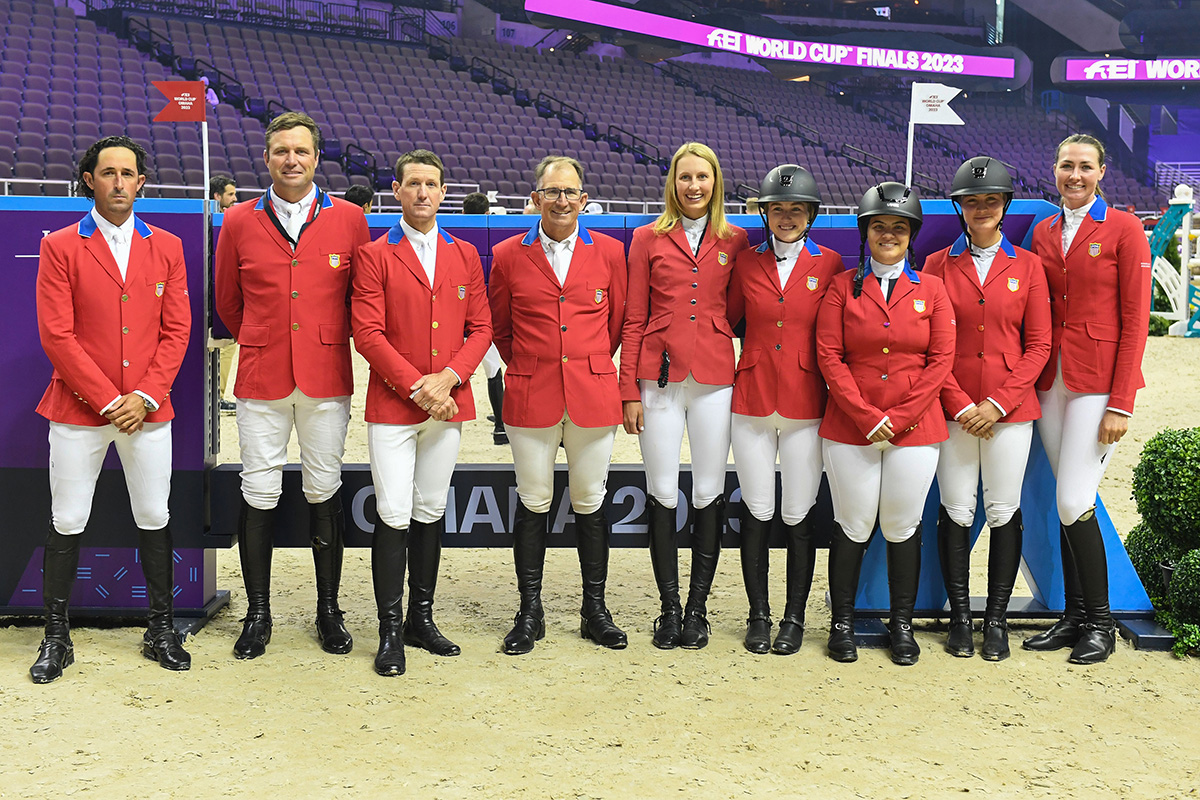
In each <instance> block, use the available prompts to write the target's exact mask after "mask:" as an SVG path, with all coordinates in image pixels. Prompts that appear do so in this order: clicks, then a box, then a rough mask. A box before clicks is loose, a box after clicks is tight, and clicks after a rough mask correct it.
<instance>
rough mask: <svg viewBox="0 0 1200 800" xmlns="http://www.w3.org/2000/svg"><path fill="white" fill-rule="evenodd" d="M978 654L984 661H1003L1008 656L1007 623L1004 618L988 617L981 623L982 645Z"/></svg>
mask: <svg viewBox="0 0 1200 800" xmlns="http://www.w3.org/2000/svg"><path fill="white" fill-rule="evenodd" d="M979 654H980V655H981V656H983V660H984V661H1003V660H1004V659H1006V658H1008V656H1009V649H1008V623H1007V622H1005V621H1004V620H997V619H989V620H985V621H984V623H983V647H981V648H979Z"/></svg>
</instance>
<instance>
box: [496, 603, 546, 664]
mask: <svg viewBox="0 0 1200 800" xmlns="http://www.w3.org/2000/svg"><path fill="white" fill-rule="evenodd" d="M544 638H546V618H545V617H537V616H534V615H533V614H526V613H523V612H518V613H517V615H516V616H515V617H513V627H512V630H511V631H509V632H508V635H507V636H505V637H504V654H505V655H509V656H523V655H525V654H526V653H529V652H531V651H532V650H533V645H534V643H535V642H540V641H541V640H542V639H544Z"/></svg>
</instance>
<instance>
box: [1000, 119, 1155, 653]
mask: <svg viewBox="0 0 1200 800" xmlns="http://www.w3.org/2000/svg"><path fill="white" fill-rule="evenodd" d="M1104 170H1105V165H1104V145H1103V144H1102V143H1101V142H1100V141H1099V140H1098V139H1096V138H1094V137H1092V136H1087V135H1084V134H1075V135H1073V136H1068V137H1067V138H1066V139H1064V140H1063V141H1062V143H1061V144H1059V146H1058V150H1057V151H1056V152H1055V154H1054V178H1055V182H1056V183H1057V186H1058V191H1059V194H1061V195H1062V209H1063V210H1062V213H1061V214H1057V215H1055V216H1053V217H1048V218H1046V219H1044V220H1042V221H1041V222H1040V223H1038V225H1037V227H1035V228H1034V230H1033V252H1035V253H1037V254H1038V255H1039V256H1041V259H1042V266H1043V267H1045V269H1046V279H1047V282H1048V283H1049V286H1050V320H1051V322H1050V330H1051V331H1052V333H1053V339H1052V341H1051V345H1050V360H1049V361H1048V362H1047V364H1046V368H1045V369H1044V370H1043V371H1042V374H1041V376H1040V377H1039V378H1038V381H1037V393H1038V401H1039V402H1040V403H1041V406H1042V417H1041V419H1040V420H1038V424H1037V426H1038V435H1039V436H1040V437H1041V439H1042V444H1043V445H1044V446H1045V448H1046V457H1047V458H1049V459H1050V467H1051V470H1052V471H1053V472H1054V477H1055V478H1056V479H1057V481H1058V486H1057V489H1056V494H1057V500H1058V517H1059V524H1060V526H1061V546H1062V565H1063V585H1064V587H1065V589H1066V610H1065V611H1064V612H1063V618H1062V619H1061V620H1060V621H1059V622H1057V623H1055V625H1054V626H1053V627H1051V628H1050V630H1048V631H1046V632H1045V633H1042V634H1039V635H1037V636H1034V637H1032V638H1030V639H1026V640H1025V643H1024V647H1025V648H1026V649H1028V650H1058V649H1060V648H1063V647H1070V648H1072V650H1071V657H1070V661H1071V663H1074V664H1096V663H1099V662H1101V661H1105V660H1107V658H1108V657H1109V655H1111V654H1112V652H1113V650H1114V649H1115V648H1116V631H1115V627H1114V625H1113V619H1112V612H1111V611H1110V610H1109V605H1108V557H1107V554H1106V553H1105V550H1104V539H1103V537H1102V534H1101V532H1100V521H1099V520H1098V519H1097V518H1096V509H1095V503H1096V489H1097V488H1098V487H1099V485H1100V479H1101V478H1102V477H1103V476H1104V470H1105V468H1106V467H1107V466H1108V465H1109V463H1110V462H1111V458H1110V457H1111V456H1112V453H1113V450H1114V449H1115V448H1116V446H1117V442H1119V441H1121V439H1122V437H1124V436H1125V434H1126V433H1127V432H1128V429H1129V417H1130V416H1132V415H1133V401H1134V396H1135V395H1136V394H1137V390H1138V389H1139V388H1140V387H1141V386H1143V385H1144V382H1143V380H1142V368H1141V367H1142V353H1143V351H1144V350H1145V348H1146V335H1147V325H1148V320H1149V315H1150V275H1149V272H1150V263H1151V259H1150V246H1149V244H1148V243H1147V241H1146V234H1145V232H1144V231H1143V230H1142V225H1141V223H1140V222H1138V220H1137V218H1136V217H1134V216H1133V215H1132V214H1129V213H1126V212H1124V211H1118V210H1116V209H1114V208H1110V207H1109V206H1108V204H1107V203H1106V202H1105V201H1104V197H1103V195H1101V194H1100V180H1101V179H1102V178H1103V177H1104ZM1059 298H1062V299H1061V300H1060V299H1059ZM1068 298H1070V299H1068Z"/></svg>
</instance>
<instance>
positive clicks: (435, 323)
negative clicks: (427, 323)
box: [433, 319, 438, 328]
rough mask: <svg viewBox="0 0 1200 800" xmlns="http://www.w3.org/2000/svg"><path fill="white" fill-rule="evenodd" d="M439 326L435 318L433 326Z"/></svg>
mask: <svg viewBox="0 0 1200 800" xmlns="http://www.w3.org/2000/svg"><path fill="white" fill-rule="evenodd" d="M437 326H438V324H437V320H436V319H435V320H434V321H433V327H434V328H437Z"/></svg>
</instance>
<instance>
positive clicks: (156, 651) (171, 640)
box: [142, 628, 192, 672]
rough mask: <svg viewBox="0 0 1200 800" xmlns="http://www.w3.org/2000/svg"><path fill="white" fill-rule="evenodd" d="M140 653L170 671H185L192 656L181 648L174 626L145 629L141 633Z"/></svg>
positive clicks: (190, 662)
mask: <svg viewBox="0 0 1200 800" xmlns="http://www.w3.org/2000/svg"><path fill="white" fill-rule="evenodd" d="M142 655H143V656H145V657H146V658H148V659H150V660H151V661H157V662H158V665H159V666H160V667H162V668H163V669H169V670H171V671H172V672H185V671H187V670H189V669H191V668H192V657H191V656H190V655H188V652H187V651H186V650H184V649H183V643H182V642H181V641H180V640H179V634H178V633H176V632H175V629H174V628H168V629H166V630H160V631H149V630H148V631H146V632H145V634H143V635H142Z"/></svg>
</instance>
